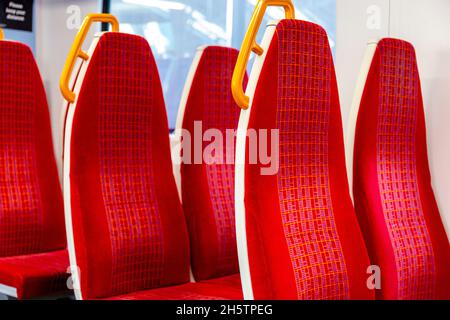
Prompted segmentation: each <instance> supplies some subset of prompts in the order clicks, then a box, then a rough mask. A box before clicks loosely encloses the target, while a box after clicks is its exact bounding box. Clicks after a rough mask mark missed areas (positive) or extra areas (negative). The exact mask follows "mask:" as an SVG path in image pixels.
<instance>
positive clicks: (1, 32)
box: [0, 28, 5, 40]
mask: <svg viewBox="0 0 450 320" xmlns="http://www.w3.org/2000/svg"><path fill="white" fill-rule="evenodd" d="M3 39H5V33H4V32H3V29H2V28H0V40H3Z"/></svg>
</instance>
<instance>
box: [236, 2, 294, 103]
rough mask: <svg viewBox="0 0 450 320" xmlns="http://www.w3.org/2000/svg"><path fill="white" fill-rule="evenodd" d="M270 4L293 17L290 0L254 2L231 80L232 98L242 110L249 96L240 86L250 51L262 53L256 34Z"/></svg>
mask: <svg viewBox="0 0 450 320" xmlns="http://www.w3.org/2000/svg"><path fill="white" fill-rule="evenodd" d="M270 6H272V7H273V6H277V7H283V8H284V11H285V16H286V19H295V8H294V5H293V4H292V1H291V0H259V1H258V3H257V4H256V7H255V10H254V11H253V16H252V18H251V20H250V24H249V26H248V30H247V33H246V34H245V37H244V41H243V43H242V47H241V50H240V51H239V56H238V59H237V62H236V67H235V68H234V72H233V78H232V80H231V91H232V93H233V98H234V100H235V101H236V103H237V105H238V106H239V107H241V108H242V109H244V110H246V109H247V108H248V105H249V98H248V97H247V96H246V95H245V92H244V89H243V88H242V84H243V82H244V77H245V70H246V69H247V63H248V60H249V58H250V53H251V51H253V52H254V53H256V54H257V55H262V54H263V52H264V50H263V49H262V48H261V46H260V45H258V44H257V43H256V35H257V34H258V30H259V28H260V26H261V22H262V21H263V17H264V14H265V12H266V10H267V7H270Z"/></svg>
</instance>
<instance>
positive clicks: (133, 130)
mask: <svg viewBox="0 0 450 320" xmlns="http://www.w3.org/2000/svg"><path fill="white" fill-rule="evenodd" d="M81 74H82V73H81ZM77 81H82V82H81V87H80V90H79V93H78V95H77V101H76V103H75V105H72V106H70V108H75V110H74V111H73V112H74V114H73V124H70V121H71V120H70V119H71V118H72V116H71V115H69V117H68V128H70V125H71V135H70V136H68V135H66V139H68V138H70V141H66V151H67V144H68V143H70V156H68V154H67V153H66V156H65V160H64V161H65V166H68V165H69V164H70V168H69V170H70V173H69V174H70V201H71V202H70V211H71V212H70V219H71V221H72V226H73V237H74V244H73V249H71V251H72V252H74V253H75V257H76V263H77V265H78V267H79V269H80V270H79V274H80V280H81V293H82V297H83V298H85V299H93V298H101V297H109V296H114V295H120V294H125V293H131V292H135V291H139V290H145V289H152V288H158V287H163V286H169V285H175V284H181V283H186V282H188V281H189V248H188V238H187V229H186V226H185V223H184V217H183V213H182V210H181V205H180V201H179V198H178V194H177V189H176V186H175V180H174V178H173V174H172V172H173V171H172V163H171V158H170V147H169V130H168V124H167V116H166V111H165V106H164V100H163V95H162V89H161V83H160V79H159V75H158V70H157V67H156V64H155V61H154V58H153V55H152V52H151V49H150V47H149V45H148V43H147V41H146V40H145V39H144V38H142V37H138V36H134V35H128V34H122V33H117V32H110V33H105V34H103V35H101V36H100V38H99V40H98V43H97V46H96V48H95V50H94V51H93V53H92V56H91V58H90V60H89V61H88V64H87V65H86V70H85V74H84V77H81V76H79V77H78V80H77ZM66 132H67V131H66ZM68 159H70V162H68V161H69V160H68ZM66 178H67V177H66ZM66 200H67V199H66ZM69 247H70V246H69ZM72 263H73V258H72Z"/></svg>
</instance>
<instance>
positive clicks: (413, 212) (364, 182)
mask: <svg viewBox="0 0 450 320" xmlns="http://www.w3.org/2000/svg"><path fill="white" fill-rule="evenodd" d="M354 151H355V153H354V170H353V171H354V178H353V182H354V190H353V192H354V198H355V207H356V211H357V213H358V218H359V220H360V224H361V228H362V230H363V233H364V236H365V239H366V243H367V246H368V249H369V254H370V257H371V260H372V263H373V264H375V265H378V266H380V268H381V272H382V284H381V290H380V291H377V293H378V294H377V298H379V299H413V300H415V299H449V298H450V247H449V241H448V238H447V235H446V233H445V230H444V227H443V224H442V221H441V218H440V214H439V210H438V207H437V204H436V200H435V197H434V194H433V189H432V186H431V177H430V170H429V165H428V157H427V143H426V127H425V118H424V108H423V100H422V92H421V84H420V77H419V72H418V68H417V61H416V54H415V50H414V47H413V46H412V45H411V44H410V43H408V42H405V41H402V40H397V39H383V40H381V41H380V42H379V43H378V45H377V48H376V51H375V55H374V57H373V60H372V64H371V67H370V70H369V73H368V76H367V81H366V83H365V88H364V92H363V96H362V100H361V103H360V108H359V113H358V120H357V124H356V134H355V146H354Z"/></svg>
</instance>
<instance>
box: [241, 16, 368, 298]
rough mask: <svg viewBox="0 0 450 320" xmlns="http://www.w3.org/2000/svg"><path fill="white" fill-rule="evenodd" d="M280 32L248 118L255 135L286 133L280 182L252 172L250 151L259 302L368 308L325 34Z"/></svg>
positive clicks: (281, 28)
mask: <svg viewBox="0 0 450 320" xmlns="http://www.w3.org/2000/svg"><path fill="white" fill-rule="evenodd" d="M273 28H276V29H275V30H274V32H273V38H272V39H271V42H270V45H269V46H268V48H264V49H265V50H267V51H266V56H265V59H264V63H263V65H262V69H261V72H260V74H259V77H258V79H257V84H256V90H255V93H254V95H253V97H252V96H251V97H250V101H251V106H250V108H251V109H250V111H247V112H250V115H249V124H248V128H249V129H255V130H260V129H269V130H279V171H278V173H277V174H276V175H262V174H261V168H263V167H265V166H264V165H260V164H258V165H252V164H249V158H248V156H249V154H248V152H249V149H248V145H247V150H246V152H247V160H246V164H245V168H244V169H245V172H244V174H245V194H244V197H245V221H246V230H247V250H248V263H249V268H250V275H251V283H252V290H253V295H254V297H255V298H256V299H370V298H372V296H373V293H372V292H370V291H369V289H368V288H367V285H366V280H367V274H366V270H367V268H368V267H369V265H370V262H369V259H368V255H367V251H366V248H365V245H364V241H363V238H362V235H361V232H360V230H359V227H358V223H357V220H356V215H355V212H354V209H353V206H352V202H351V199H350V195H349V189H348V181H347V176H346V169H345V160H344V145H343V135H342V121H341V114H340V108H339V96H338V90H337V85H336V78H335V72H334V66H333V60H332V55H331V50H330V47H329V43H328V38H327V35H326V33H325V31H324V30H323V29H322V28H321V27H319V26H318V25H315V24H312V23H309V22H304V21H298V20H282V21H281V22H279V23H278V24H277V25H276V27H273ZM253 76H254V75H253V73H252V75H251V76H250V82H249V86H250V85H252V81H253ZM241 117H242V116H241ZM237 152H240V150H237ZM236 179H238V176H236ZM237 181H238V180H237ZM238 230H239V229H238Z"/></svg>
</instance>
